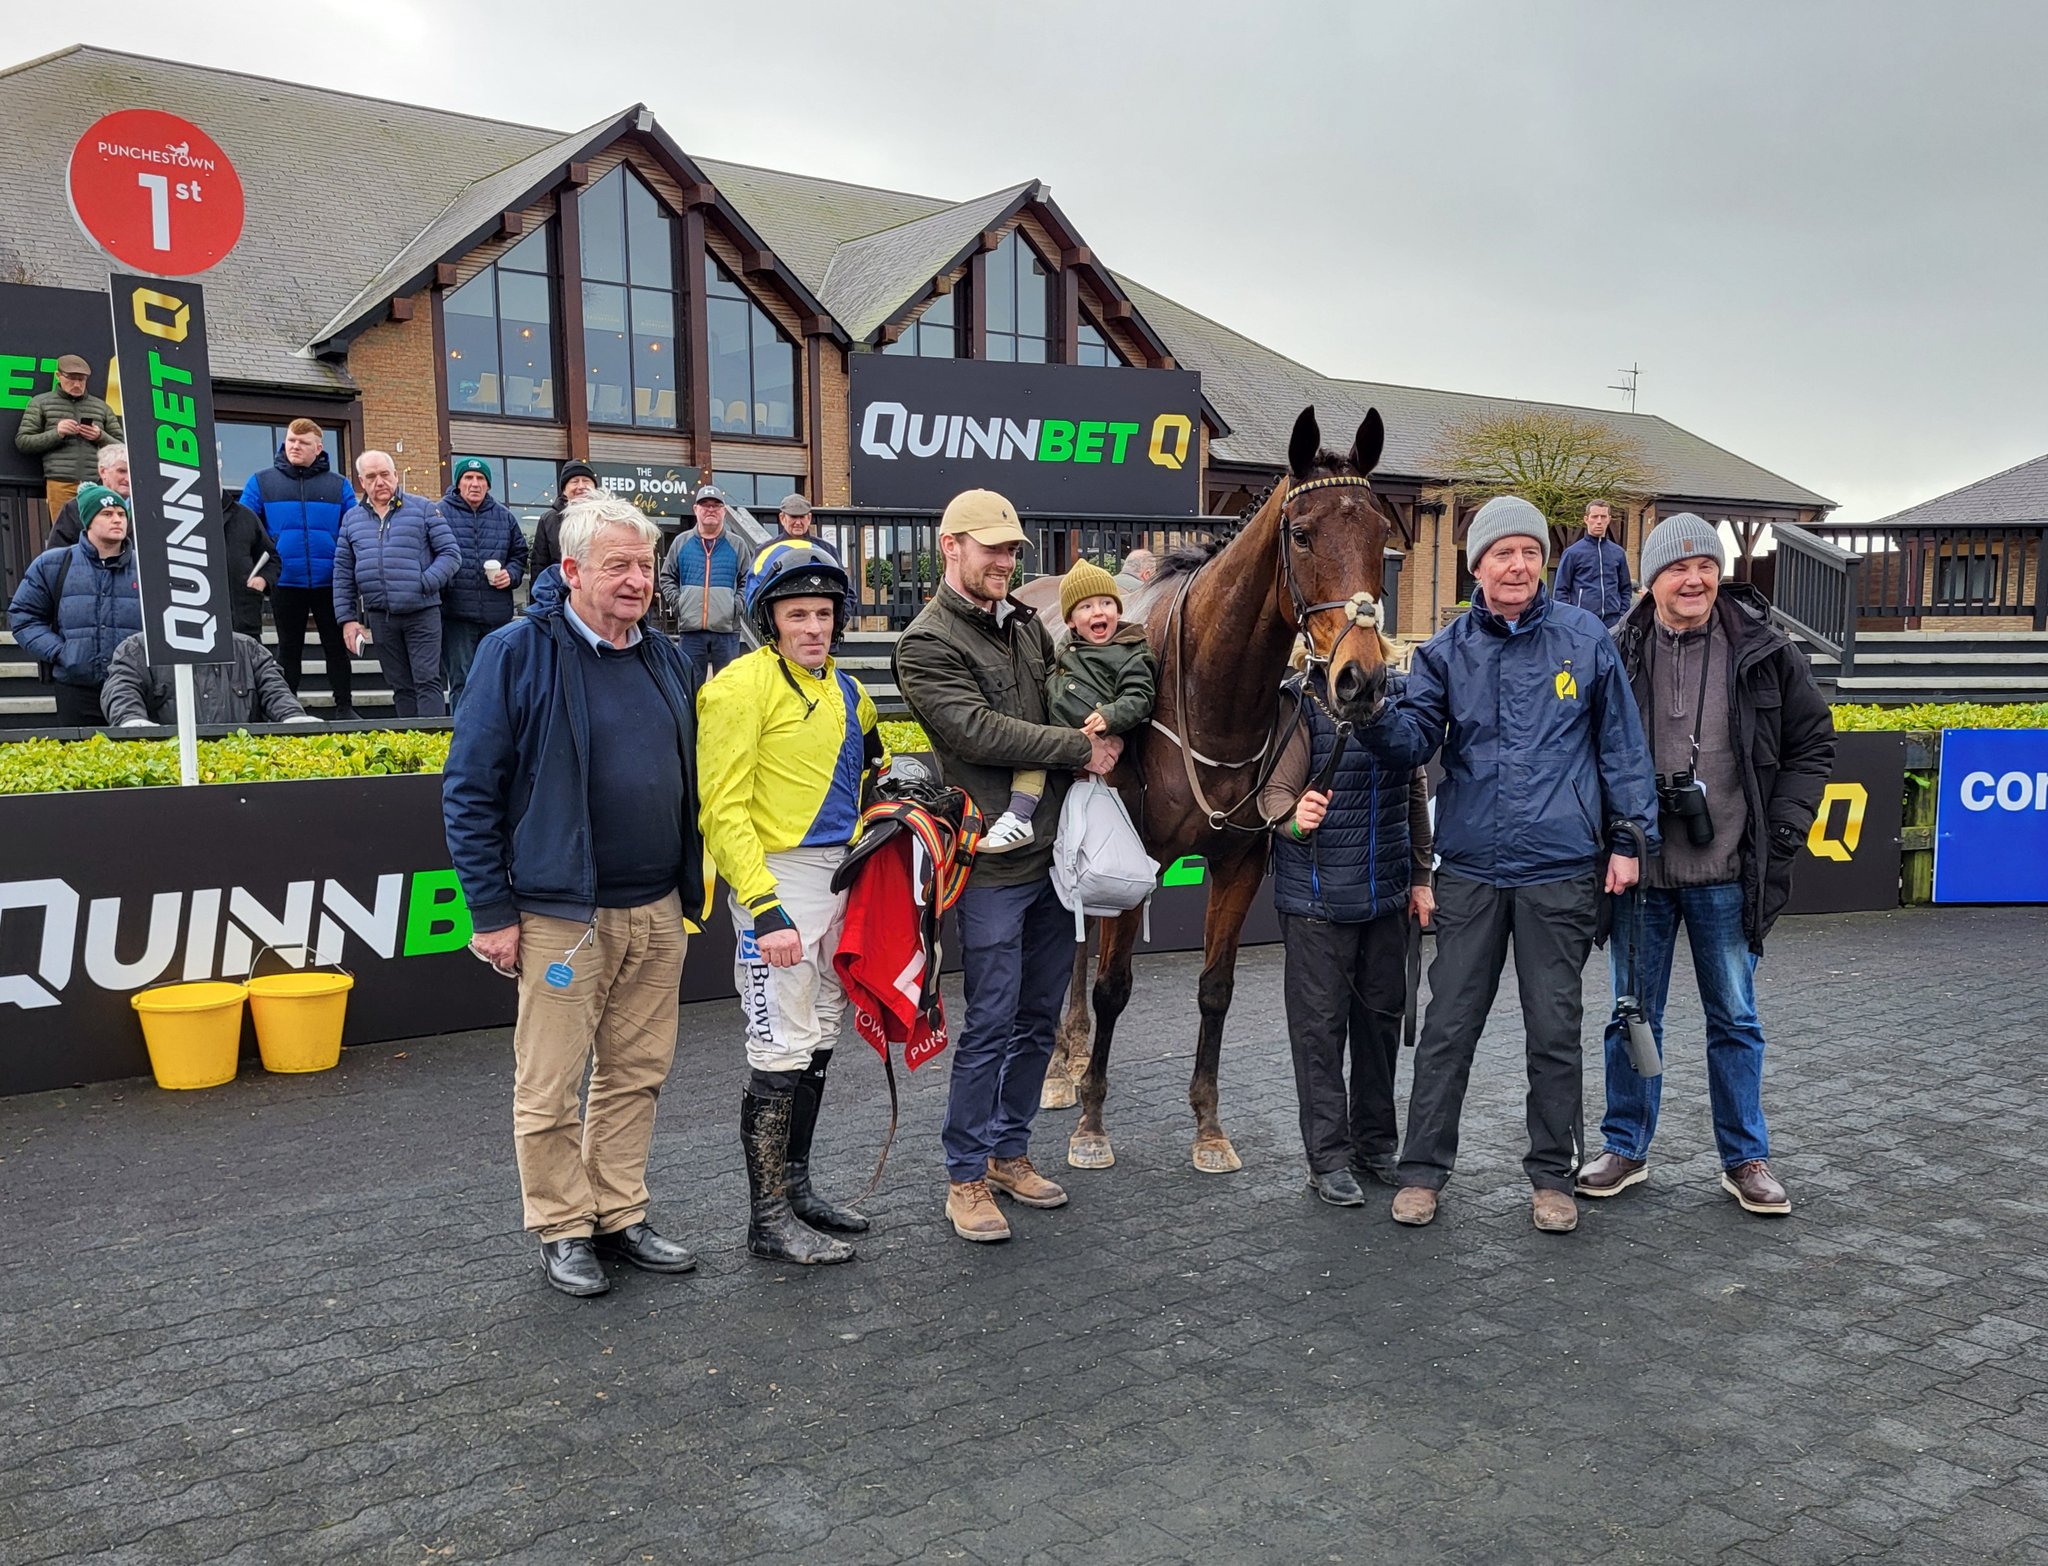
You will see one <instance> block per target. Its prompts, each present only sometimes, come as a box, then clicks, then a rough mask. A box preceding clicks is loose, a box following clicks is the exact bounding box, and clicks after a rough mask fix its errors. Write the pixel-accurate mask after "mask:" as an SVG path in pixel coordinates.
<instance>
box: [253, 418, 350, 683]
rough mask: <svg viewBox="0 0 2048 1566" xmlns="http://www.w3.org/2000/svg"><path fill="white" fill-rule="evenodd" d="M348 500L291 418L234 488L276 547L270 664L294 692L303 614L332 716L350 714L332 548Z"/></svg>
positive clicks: (316, 435)
mask: <svg viewBox="0 0 2048 1566" xmlns="http://www.w3.org/2000/svg"><path fill="white" fill-rule="evenodd" d="M355 503H356V495H355V491H354V490H352V489H350V488H349V487H348V480H347V479H345V478H343V477H342V476H341V475H340V474H339V473H334V472H331V471H329V468H328V464H327V452H326V450H325V449H324V448H323V447H322V445H321V435H320V426H319V425H317V424H315V423H314V422H313V421H312V420H311V419H293V420H292V422H291V424H290V426H289V427H287V429H286V430H285V433H284V444H283V445H282V446H280V447H279V448H278V451H277V460H276V461H275V462H273V463H272V464H271V465H270V466H269V467H268V468H265V469H264V470H263V471H262V472H261V473H255V474H251V475H250V477H249V482H248V483H247V484H245V485H243V486H242V504H243V505H245V506H247V507H248V508H249V509H250V510H251V511H253V512H255V513H256V520H257V521H258V522H260V523H262V524H263V528H264V530H265V531H266V532H268V533H269V534H270V536H271V539H272V540H273V541H274V542H275V543H276V545H277V559H276V561H275V562H274V563H273V564H272V565H271V567H270V569H269V571H268V573H267V575H268V577H269V580H270V618H271V621H272V623H273V624H275V625H276V627H277V662H278V667H280V668H281V669H283V670H284V677H285V682H286V683H287V684H289V685H290V686H291V688H292V690H293V691H294V692H296V691H297V690H298V688H299V680H300V677H301V675H302V674H303V672H304V667H305V658H306V617H307V616H308V615H311V616H312V618H313V623H314V624H315V625H316V626H318V627H319V630H320V650H321V651H322V652H323V653H324V654H325V655H326V658H327V685H328V688H329V689H330V690H332V691H333V692H334V716H335V717H336V718H337V719H348V718H353V717H354V716H355V715H356V714H355V681H354V677H353V671H352V670H351V668H350V666H349V656H348V648H347V647H346V646H345V645H344V644H343V642H342V639H341V625H340V622H339V621H337V620H336V619H335V618H334V545H335V540H336V539H338V538H339V537H340V536H341V519H342V518H343V517H345V516H347V515H348V513H349V510H350V508H351V507H353V506H354V505H355Z"/></svg>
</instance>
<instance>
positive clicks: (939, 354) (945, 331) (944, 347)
mask: <svg viewBox="0 0 2048 1566" xmlns="http://www.w3.org/2000/svg"><path fill="white" fill-rule="evenodd" d="M957 321H958V315H957V312H956V311H955V310H954V308H953V295H951V294H941V295H939V297H938V298H936V299H934V300H933V301H932V302H931V303H930V304H928V305H926V306H925V307H924V314H922V315H920V316H919V317H918V318H917V319H916V320H914V321H912V322H911V323H910V324H909V325H908V326H906V327H904V328H903V335H902V336H901V337H899V338H897V339H896V341H894V342H893V343H888V344H885V345H884V346H883V348H882V352H884V353H893V354H900V355H903V356H906V357H909V358H916V359H957V358H959V357H960V328H959V326H958V325H957V324H956V323H957Z"/></svg>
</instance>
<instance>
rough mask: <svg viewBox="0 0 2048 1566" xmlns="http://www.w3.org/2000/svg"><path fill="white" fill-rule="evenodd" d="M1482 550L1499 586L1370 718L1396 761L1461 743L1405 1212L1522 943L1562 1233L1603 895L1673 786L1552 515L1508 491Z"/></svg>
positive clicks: (1425, 1184) (1441, 638)
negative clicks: (1574, 599)
mask: <svg viewBox="0 0 2048 1566" xmlns="http://www.w3.org/2000/svg"><path fill="white" fill-rule="evenodd" d="M1465 553H1466V558H1467V560H1468V561H1469V562H1470V564H1471V569H1472V574H1473V576H1474V577H1475V578H1476V579H1477V581H1478V584H1479V585H1478V587H1477V589H1476V590H1475V591H1474V592H1473V594H1472V608H1471V610H1470V611H1469V612H1468V613H1466V614H1464V615H1461V616H1459V618H1458V619H1456V620H1454V621H1453V622H1452V623H1451V624H1450V625H1448V626H1446V627H1444V629H1443V630H1441V631H1439V632H1438V633H1437V634H1436V635H1435V636H1433V637H1431V638H1430V640H1429V641H1427V642H1426V643H1424V644H1423V645H1422V646H1421V647H1420V648H1418V649H1417V650H1416V653H1415V658H1414V662H1413V664H1412V666H1411V668H1410V671H1409V674H1408V678H1407V682H1406V684H1405V686H1404V687H1403V689H1402V690H1401V692H1400V693H1399V695H1397V696H1395V697H1394V698H1393V699H1392V700H1391V701H1389V702H1388V703H1387V704H1386V705H1385V706H1384V707H1383V708H1382V709H1381V711H1380V713H1379V714H1378V715H1377V716H1376V717H1375V718H1374V719H1373V720H1372V722H1370V723H1369V724H1367V725H1366V726H1365V727H1364V728H1363V729H1361V730H1360V731H1359V738H1360V740H1361V741H1362V742H1363V743H1364V744H1365V746H1366V748H1367V749H1368V750H1370V751H1371V752H1372V754H1373V755H1374V756H1375V757H1377V758H1378V759H1379V761H1380V764H1381V765H1382V766H1384V767H1386V768H1388V769H1389V770H1392V771H1405V770H1406V769H1408V768H1411V767H1415V766H1419V765H1420V764H1421V763H1422V762H1424V761H1427V760H1428V759H1429V757H1430V756H1431V755H1432V754H1434V753H1436V752H1437V751H1439V750H1441V751H1442V755H1443V774H1444V781H1443V786H1442V787H1441V789H1439V791H1438V793H1437V804H1436V834H1437V836H1436V847H1437V853H1438V855H1439V856H1440V858H1439V869H1438V872H1437V884H1436V895H1437V910H1436V931H1437V940H1436V960H1435V962H1434V963H1432V964H1431V966H1430V970H1429V987H1430V1000H1429V1011H1428V1014H1427V1016H1426V1017H1425V1018H1424V1019H1423V1026H1422V1039H1421V1042H1420V1044H1419V1045H1418V1047H1417V1049H1416V1052H1415V1083H1414V1087H1413V1088H1412V1089H1411V1091H1410V1093H1409V1098H1408V1135H1407V1140H1406V1142H1405V1143H1404V1144H1403V1145H1402V1148H1401V1162H1400V1167H1399V1168H1398V1170H1397V1171H1396V1174H1395V1179H1396V1181H1397V1183H1398V1184H1399V1185H1400V1187H1401V1189H1400V1190H1399V1192H1397V1193H1396V1195H1395V1197H1394V1212H1393V1215H1394V1219H1395V1221H1396V1222H1399V1223H1405V1224H1426V1223H1428V1222H1429V1221H1430V1220H1431V1219H1433V1218H1434V1217H1435V1216H1436V1209H1437V1194H1438V1192H1440V1191H1441V1190H1442V1189H1443V1187H1444V1185H1445V1183H1446V1182H1447V1181H1448V1180H1449V1179H1450V1177H1451V1171H1452V1169H1453V1168H1454V1167H1455V1165H1456V1162H1457V1153H1458V1119H1459V1115H1460V1113H1461V1111H1462V1110H1463V1108H1464V1102H1465V1085H1466V1082H1467V1081H1468V1079H1469V1078H1470V1076H1471V1073H1472V1056H1473V1052H1474V1050H1475V1049H1476V1048H1477V1046H1478V1043H1479V1034H1480V1031H1481V1030H1482V1029H1483V1028H1484V1027H1485V1026H1486V1014H1487V1012H1488V1010H1489V1009H1490V1008H1491V1007H1492V1005H1493V998H1494V995H1495V992H1496V991H1497V990H1498V989H1499V988H1500V976H1501V970H1502V968H1503V967H1504V966H1505V965H1506V962H1507V955H1508V946H1509V944H1510V942H1512V943H1513V946H1514V951H1515V976H1516V980H1517V982H1518V984H1519V986H1520V989H1521V1000H1522V1018H1523V1023H1524V1028H1525V1033H1526V1051H1525V1052H1526V1056H1527V1061H1528V1072H1529V1097H1528V1129H1529V1152H1528V1156H1527V1157H1526V1158H1524V1159H1523V1161H1522V1169H1523V1172H1524V1173H1525V1174H1526V1175H1527V1176H1528V1179H1529V1184H1530V1187H1531V1198H1530V1212H1531V1217H1532V1218H1533V1220H1534V1222H1535V1225H1536V1227H1537V1228H1538V1229H1541V1230H1543V1231H1545V1232H1546V1233H1553V1234H1557V1233H1563V1232H1565V1231H1567V1230H1570V1229H1572V1228H1574V1227H1576V1226H1577V1224H1578V1208H1577V1207H1576V1205H1575V1204H1574V1203H1573V1201H1572V1185H1573V1181H1574V1179H1575V1177H1576V1176H1577V1174H1578V1171H1579V1164H1580V1161H1581V1151H1582V1144H1583V1141H1584V1137H1583V1127H1582V1111H1581V1105H1580V1073H1581V1057H1582V1050H1581V1046H1580V1038H1579V1029H1580V1024H1581V1021H1582V1020H1583V1019H1582V1017H1581V1010H1582V1007H1581V1000H1580V997H1581V988H1582V986H1581V979H1580V974H1581V971H1582V970H1583V969H1584V967H1585V965H1586V957H1587V955H1588V954H1589V953H1590V952H1591V951H1592V949H1593V937H1594V933H1595V926H1596V924H1597V922H1598V918H1599V913H1600V896H1601V893H1602V891H1603V890H1604V891H1605V892H1607V893H1609V894H1618V893H1620V892H1623V891H1626V890H1627V889H1628V888H1629V887H1630V886H1632V885H1634V884H1635V881H1636V878H1637V876H1638V874H1639V873H1640V866H1639V865H1638V864H1637V862H1636V860H1635V858H1634V857H1633V856H1634V854H1635V853H1636V848H1635V846H1634V842H1633V839H1631V838H1629V837H1628V836H1626V835H1623V834H1616V833H1614V832H1613V831H1612V830H1611V825H1610V824H1611V823H1613V822H1615V821H1616V820H1617V819H1624V820H1628V821H1632V822H1634V823H1635V824H1636V825H1637V826H1638V827H1640V828H1641V829H1642V830H1643V832H1644V833H1645V835H1646V836H1647V838H1648V840H1649V842H1650V843H1651V845H1652V846H1653V847H1654V845H1655V843H1656V841H1657V822H1656V797H1655V794H1654V792H1653V789H1652V786H1651V781H1650V758H1649V754H1648V752H1647V750H1646V749H1645V747H1644V743H1643V729H1642V724H1641V722H1640V720H1639V719H1638V718H1637V716H1636V704H1635V702H1634V700H1633V699H1632V698H1631V697H1630V695H1629V690H1628V685H1627V682H1626V681H1625V680H1624V679H1623V678H1622V673H1621V662H1620V659H1619V658H1618V657H1617V656H1616V655H1615V648H1614V642H1613V640H1612V639H1611V638H1610V637H1609V636H1608V634H1607V628H1606V627H1605V626H1604V625H1602V624H1601V623H1600V622H1599V621H1598V620H1597V619H1595V618H1594V617H1593V616H1592V615H1590V614H1588V613H1586V612H1585V611H1584V610H1583V609H1577V608H1574V607H1573V606H1571V605H1570V604H1562V603H1557V602H1555V601H1554V600H1553V599H1552V598H1551V597H1550V595H1549V594H1548V593H1547V592H1546V591H1545V590H1544V587H1543V567H1544V564H1545V562H1546V561H1547V560H1548V558H1549V553H1550V524H1549V522H1548V521H1547V520H1546V519H1545V517H1544V516H1543V514H1542V512H1540V511H1538V510H1537V509H1536V508H1535V507H1534V506H1532V505H1530V504H1529V502H1528V501H1526V500H1522V499H1520V498H1518V497H1516V496H1513V495H1502V496H1499V497H1497V498H1496V499H1493V500H1489V501H1488V502H1487V503H1486V504H1485V505H1484V506H1482V507H1481V508H1480V509H1479V514H1478V515H1477V516H1475V517H1474V518H1473V519H1472V523H1471V526H1470V528H1469V529H1468V530H1467V533H1466V543H1465ZM1603 854H1607V855H1608V856H1609V857H1608V858H1607V861H1606V864H1605V866H1604V868H1603V866H1602V864H1601V859H1602V855H1603Z"/></svg>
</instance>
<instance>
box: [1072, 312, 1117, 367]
mask: <svg viewBox="0 0 2048 1566" xmlns="http://www.w3.org/2000/svg"><path fill="white" fill-rule="evenodd" d="M1128 362H1129V361H1127V360H1126V359H1125V358H1124V356H1123V355H1122V354H1121V353H1119V352H1117V346H1116V344H1115V343H1113V342H1111V341H1110V340H1109V339H1108V338H1107V337H1106V336H1104V335H1103V333H1102V332H1101V331H1100V330H1099V329H1098V328H1097V327H1096V325H1095V323H1094V322H1093V321H1085V320H1084V321H1083V322H1082V323H1081V329H1080V331H1079V332H1078V333H1077V334H1076V337H1075V341H1074V363H1076V364H1092V365H1095V366H1097V367H1098V368H1114V367H1117V366H1120V365H1124V364H1127V363H1128Z"/></svg>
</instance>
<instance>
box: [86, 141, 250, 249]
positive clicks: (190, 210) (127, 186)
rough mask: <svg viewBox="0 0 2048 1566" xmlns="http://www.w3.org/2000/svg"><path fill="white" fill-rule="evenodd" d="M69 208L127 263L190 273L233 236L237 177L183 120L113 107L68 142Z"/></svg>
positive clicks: (237, 223) (231, 244)
mask: <svg viewBox="0 0 2048 1566" xmlns="http://www.w3.org/2000/svg"><path fill="white" fill-rule="evenodd" d="M71 213H72V216H74V217H75V218H77V219H78V226H79V227H80V228H82V229H84V230H85V232H86V235H87V237H89V238H90V239H91V240H92V242H93V243H94V244H96V245H98V246H99V247H100V249H102V250H104V251H105V252H106V253H107V254H108V255H110V256H112V257H113V258H114V259H115V260H116V261H118V262H120V263H121V265H123V266H125V267H127V268H129V269H130V270H131V271H136V272H146V273H148V274H149V275H151V276H153V277H191V276H192V275H193V274H195V273H198V272H204V271H205V270H206V269H207V268H208V267H210V266H212V265H214V264H215V263H216V262H218V261H219V260H220V259H221V257H223V256H225V255H226V254H227V253H228V252H229V251H230V250H232V249H234V248H235V241H236V240H238V239H240V238H241V237H242V181H241V177H240V176H239V175H237V174H236V173H235V166H234V165H233V164H232V163H230V162H229V161H228V155H227V154H226V153H225V152H222V151H221V150H220V144H219V143H218V142H216V141H215V140H214V139H213V138H212V137H211V136H209V135H207V134H206V132H205V131H203V130H201V129H200V128H199V127H198V126H197V125H194V124H193V123H192V122H191V121H189V120H181V119H179V118H178V116H177V115H175V114H165V113H163V112H162V111H161V110H158V109H117V110H115V111H114V112H113V113H112V114H109V115H108V116H106V118H104V119H102V120H101V121H99V122H98V123H97V124H96V125H94V126H93V127H92V129H91V130H89V131H87V132H86V133H85V134H84V135H83V136H81V137H79V138H78V145H77V146H75V147H73V148H72V149H71Z"/></svg>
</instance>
